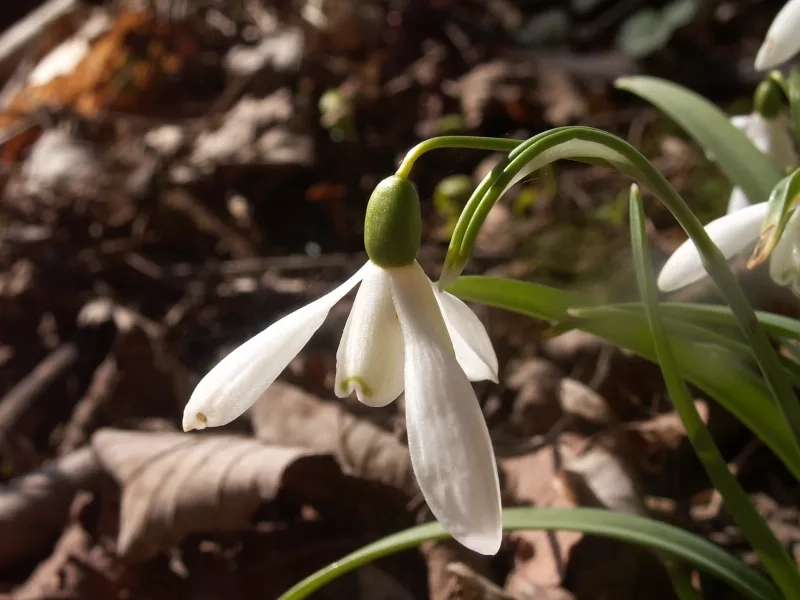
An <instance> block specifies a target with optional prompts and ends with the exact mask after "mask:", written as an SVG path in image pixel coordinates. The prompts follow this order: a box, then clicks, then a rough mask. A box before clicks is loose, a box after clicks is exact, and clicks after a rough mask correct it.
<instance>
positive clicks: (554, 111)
mask: <svg viewBox="0 0 800 600" xmlns="http://www.w3.org/2000/svg"><path fill="white" fill-rule="evenodd" d="M537 94H538V98H539V102H541V103H542V105H543V106H544V118H545V119H547V122H548V123H551V124H552V125H567V124H568V123H572V122H575V121H576V120H578V119H581V118H583V117H585V116H586V114H587V112H588V109H589V107H588V104H587V102H586V98H585V97H584V96H583V94H582V93H581V91H580V90H579V89H578V86H577V85H576V83H575V81H574V80H573V78H572V77H571V76H570V75H568V74H567V73H566V72H564V71H562V70H560V69H558V68H546V67H544V68H541V69H539V87H538V90H537Z"/></svg>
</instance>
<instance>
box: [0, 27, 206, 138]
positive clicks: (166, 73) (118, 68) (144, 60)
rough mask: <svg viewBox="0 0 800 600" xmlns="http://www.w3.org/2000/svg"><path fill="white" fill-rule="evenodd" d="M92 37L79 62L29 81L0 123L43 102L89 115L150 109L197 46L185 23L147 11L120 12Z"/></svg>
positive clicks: (8, 123)
mask: <svg viewBox="0 0 800 600" xmlns="http://www.w3.org/2000/svg"><path fill="white" fill-rule="evenodd" d="M90 41H91V36H90V40H89V41H85V45H86V46H87V47H86V48H85V53H84V54H81V55H80V57H79V60H77V61H75V64H74V68H71V69H66V70H65V69H64V68H63V66H62V68H61V71H59V70H58V69H51V68H48V73H47V75H48V78H47V79H45V78H44V77H43V76H37V78H34V79H33V80H31V81H29V82H28V83H29V84H28V85H27V86H25V87H24V88H23V89H22V90H20V92H19V93H18V94H17V95H16V96H15V97H14V98H13V99H12V100H11V102H10V103H9V106H8V107H7V114H5V115H2V116H0V129H3V128H5V127H7V126H8V125H10V124H11V123H14V122H15V121H16V120H18V119H19V118H20V117H19V116H20V115H23V114H25V113H28V112H31V111H33V110H36V109H37V108H38V107H41V106H69V107H71V108H72V109H74V110H76V111H77V112H79V113H81V114H83V115H85V116H87V117H95V116H97V114H98V113H99V112H100V111H101V110H102V109H117V110H136V111H137V112H145V111H146V110H147V108H148V107H149V106H150V102H151V101H152V100H153V99H155V98H157V97H159V95H162V94H163V93H164V91H165V89H167V84H168V82H169V81H170V79H171V78H172V77H173V76H174V75H175V74H176V73H178V72H179V71H180V70H181V69H182V68H183V65H184V63H185V61H186V59H187V57H189V56H191V55H192V54H193V53H194V52H195V43H194V40H192V38H191V36H190V35H189V34H188V33H187V31H186V30H185V29H184V28H183V27H182V26H181V25H179V24H176V23H172V22H169V21H165V20H158V19H157V18H154V17H153V16H152V15H149V14H148V13H144V12H120V13H119V14H118V15H117V16H116V18H115V19H114V22H113V24H112V25H111V28H110V30H109V31H107V32H105V33H103V34H102V35H100V36H99V37H98V38H97V39H96V40H93V41H91V44H90ZM70 66H72V65H70ZM34 73H36V71H35V70H34ZM51 75H54V76H52V77H51Z"/></svg>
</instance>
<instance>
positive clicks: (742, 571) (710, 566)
mask: <svg viewBox="0 0 800 600" xmlns="http://www.w3.org/2000/svg"><path fill="white" fill-rule="evenodd" d="M503 529H505V530H506V531H515V530H524V529H543V530H547V531H557V530H562V531H580V532H583V533H586V534H590V535H599V536H604V537H609V538H613V539H617V540H620V541H624V542H630V543H633V544H637V545H641V546H644V547H647V548H650V549H652V550H656V551H659V552H663V553H665V554H668V555H670V556H675V557H676V558H679V559H681V560H683V561H685V562H686V563H687V564H690V565H693V566H695V567H697V568H698V569H700V570H702V571H705V572H706V573H708V574H709V575H712V576H714V577H716V578H718V579H719V580H721V581H724V582H725V583H727V584H728V585H730V586H731V587H732V588H733V589H735V590H737V591H739V592H740V593H742V594H743V595H744V596H746V597H748V598H752V599H753V600H780V596H779V595H778V593H777V591H776V590H775V588H774V587H773V586H772V584H771V583H769V582H768V581H766V580H765V579H764V578H763V577H761V576H760V575H759V574H758V573H756V572H755V571H753V570H752V569H750V568H749V567H747V566H746V565H745V564H744V563H742V562H741V561H739V560H737V559H736V558H734V557H733V556H731V555H730V554H728V553H727V552H725V551H724V550H722V549H721V548H720V547H719V546H716V545H715V544H712V543H711V542H708V541H706V540H704V539H703V538H701V537H698V536H696V535H694V534H691V533H689V532H687V531H683V530H681V529H678V528H677V527H674V526H672V525H668V524H666V523H662V522H660V521H656V520H654V519H649V518H647V517H641V516H638V515H631V514H625V513H617V512H612V511H608V510H602V509H596V508H575V509H571V508H570V509H564V508H509V509H506V510H504V511H503ZM447 537H449V536H448V534H447V532H445V530H444V529H443V528H442V526H441V525H439V524H438V523H428V524H426V525H419V526H417V527H412V528H411V529H406V530H405V531H401V532H399V533H396V534H394V535H390V536H388V537H385V538H383V539H381V540H378V541H377V542H374V543H372V544H369V545H368V546H365V547H364V548H361V549H360V550H356V551H355V552H353V553H352V554H349V555H348V556H345V557H344V558H342V559H341V560H339V561H337V562H335V563H333V564H331V565H329V566H327V567H325V568H324V569H322V570H320V571H318V572H316V573H314V574H313V575H311V576H309V577H307V578H306V579H304V580H303V581H301V582H300V583H298V584H297V585H295V586H294V587H293V588H291V589H290V590H288V591H287V592H285V593H284V594H283V595H282V596H281V597H280V598H279V600H301V599H302V598H306V597H307V596H308V595H309V594H311V593H313V592H314V591H315V590H318V589H319V588H320V587H322V586H323V585H325V584H326V583H328V582H330V581H333V580H334V579H336V578H337V577H339V576H341V575H344V574H345V573H348V572H350V571H352V570H353V569H356V568H358V567H360V566H361V565H364V564H367V563H369V562H372V561H374V560H377V559H379V558H382V557H384V556H388V555H390V554H394V553H396V552H400V551H402V550H407V549H409V548H414V547H416V546H418V545H420V544H421V543H422V542H426V541H430V540H438V539H445V538H447Z"/></svg>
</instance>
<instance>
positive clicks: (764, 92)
mask: <svg viewBox="0 0 800 600" xmlns="http://www.w3.org/2000/svg"><path fill="white" fill-rule="evenodd" d="M753 104H754V107H755V109H756V112H758V114H760V115H761V116H762V117H764V118H765V119H774V118H775V117H777V116H778V113H779V112H780V111H781V109H782V108H783V107H784V106H785V104H786V101H785V99H784V96H783V91H781V88H780V86H779V85H778V84H777V83H776V82H774V81H772V80H771V79H765V80H764V81H762V82H761V83H760V84H758V87H757V88H756V93H755V95H754V96H753Z"/></svg>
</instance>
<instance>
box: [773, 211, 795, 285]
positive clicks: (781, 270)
mask: <svg viewBox="0 0 800 600" xmlns="http://www.w3.org/2000/svg"><path fill="white" fill-rule="evenodd" d="M769 274H770V276H771V277H772V279H773V281H775V283H777V284H778V285H790V284H795V283H796V282H798V281H800V210H795V211H794V213H793V214H792V216H791V217H789V222H788V223H787V224H786V229H784V230H783V233H782V234H781V237H780V239H779V240H778V243H777V244H776V245H775V249H774V250H773V251H772V254H771V255H770V259H769Z"/></svg>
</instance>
